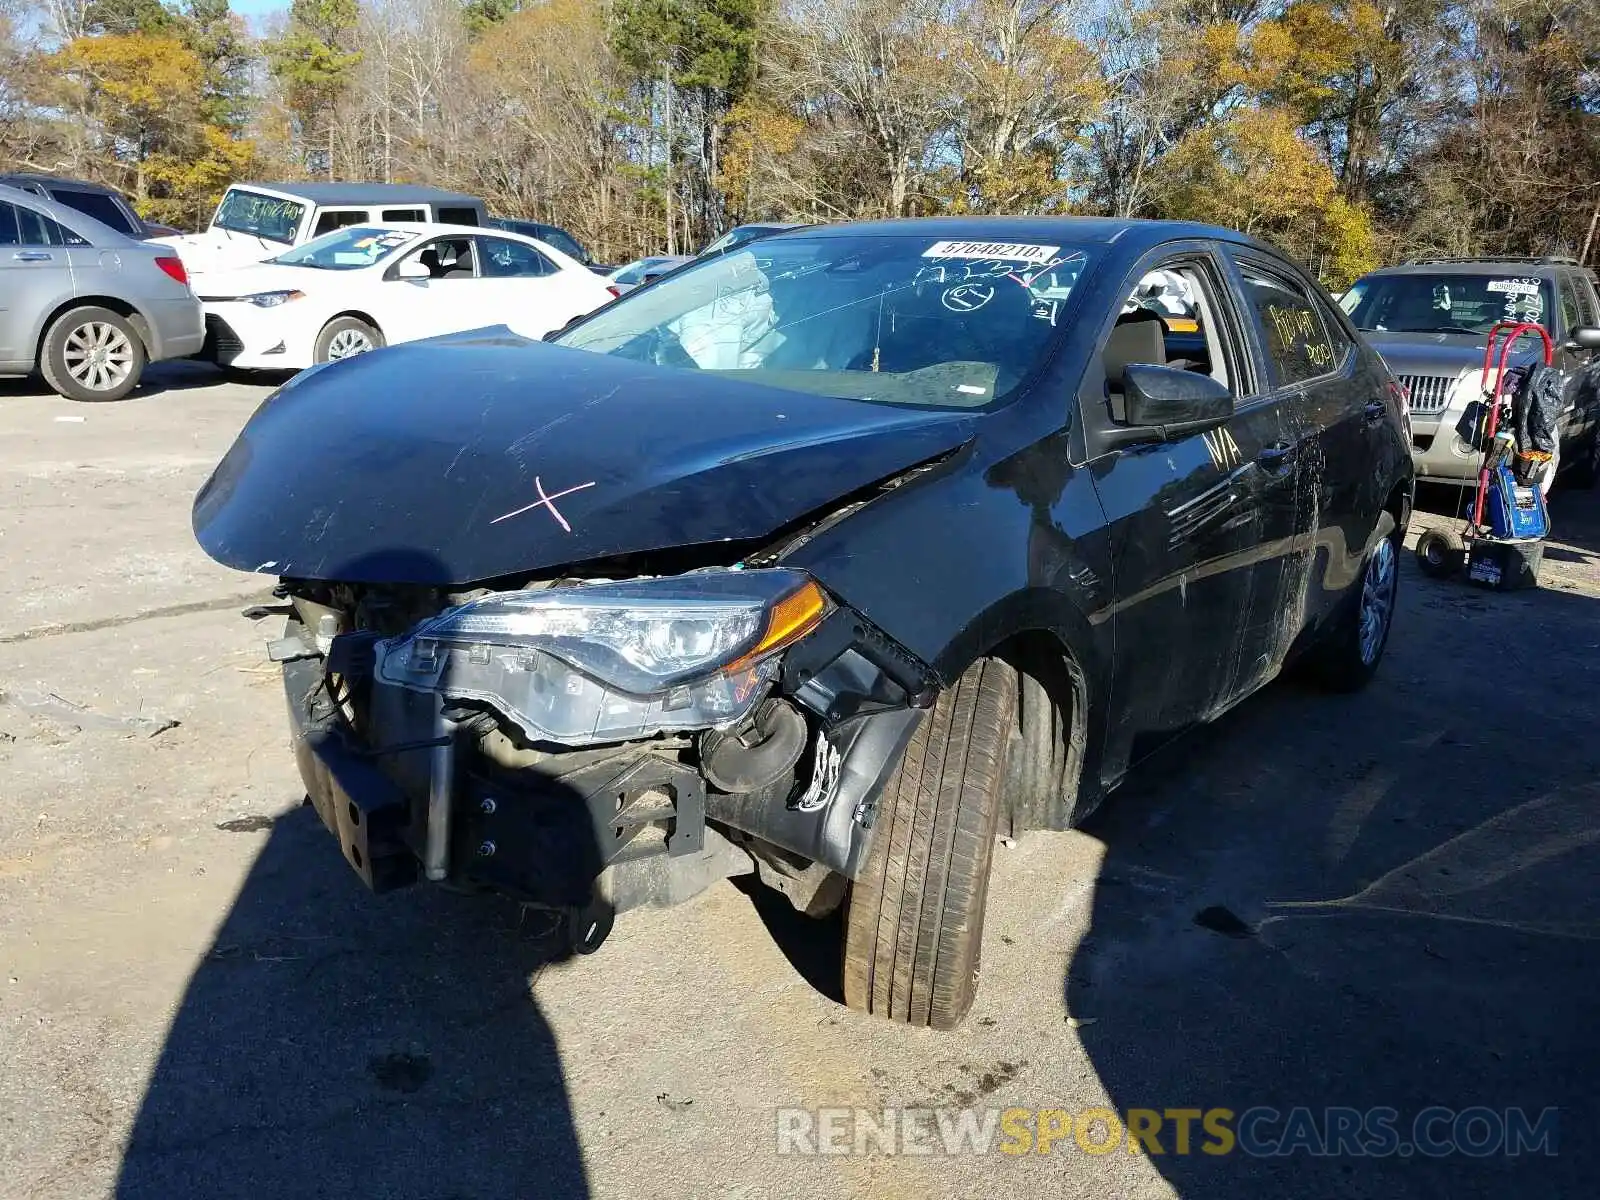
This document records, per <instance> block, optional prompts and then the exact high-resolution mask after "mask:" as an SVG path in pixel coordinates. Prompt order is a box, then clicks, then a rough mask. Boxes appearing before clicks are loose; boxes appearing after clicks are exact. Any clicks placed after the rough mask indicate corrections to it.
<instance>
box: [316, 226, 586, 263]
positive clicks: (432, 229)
mask: <svg viewBox="0 0 1600 1200" xmlns="http://www.w3.org/2000/svg"><path fill="white" fill-rule="evenodd" d="M349 229H405V230H408V231H411V232H413V233H416V234H417V236H419V237H425V238H429V237H442V236H446V235H451V234H454V235H456V236H460V237H470V236H478V237H498V238H510V239H511V240H513V241H521V242H529V243H532V244H533V245H535V246H537V247H538V248H539V249H540V250H541V251H543V252H544V253H545V254H546V255H547V256H550V257H554V258H556V259H558V260H559V261H558V263H557V265H560V266H564V265H566V264H568V263H571V264H572V265H573V266H577V267H581V266H583V264H582V263H580V262H577V261H576V260H575V259H574V258H573V257H572V256H571V255H570V254H567V253H565V252H563V251H562V249H561V247H559V246H552V245H551V244H550V243H549V242H546V241H544V240H542V239H540V238H536V237H534V236H532V235H531V234H526V233H519V232H517V231H516V230H515V229H501V228H499V227H498V226H495V225H446V224H445V223H443V222H442V221H362V222H360V223H358V224H355V225H346V226H344V227H343V228H342V229H331V230H329V231H328V233H343V232H345V230H349ZM322 236H323V237H327V236H328V234H327V233H325V234H323V235H322ZM313 240H315V239H313ZM285 253H287V251H285Z"/></svg>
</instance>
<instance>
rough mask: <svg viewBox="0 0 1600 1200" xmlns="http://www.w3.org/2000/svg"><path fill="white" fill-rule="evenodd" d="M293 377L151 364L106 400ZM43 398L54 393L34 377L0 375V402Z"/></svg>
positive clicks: (187, 363)
mask: <svg viewBox="0 0 1600 1200" xmlns="http://www.w3.org/2000/svg"><path fill="white" fill-rule="evenodd" d="M293 375H294V372H293V371H250V372H235V371H225V370H223V369H221V368H219V367H217V366H214V365H213V364H211V363H206V362H198V361H195V360H191V359H176V360H170V361H165V362H157V363H151V364H150V365H149V366H148V367H147V368H145V373H144V376H143V378H141V379H140V380H139V386H138V387H136V388H134V390H133V391H132V392H131V393H130V394H129V395H128V396H127V397H125V399H124V400H120V401H110V403H113V404H121V403H128V402H135V401H139V400H145V399H151V398H153V397H156V396H161V395H166V394H168V393H173V392H185V391H192V390H195V389H199V388H210V387H216V386H217V385H219V384H223V383H244V384H256V385H259V386H262V387H277V386H279V385H280V384H282V383H283V382H284V381H286V380H288V379H289V378H291V377H292V376H293ZM46 398H48V399H57V397H56V394H55V393H54V392H52V391H51V390H50V388H49V386H48V385H47V384H46V383H45V382H44V380H43V379H41V378H40V377H39V376H38V375H32V376H0V402H5V401H10V400H30V399H46ZM82 407H83V409H84V411H85V412H88V411H90V410H92V409H94V408H96V407H97V405H96V404H95V403H93V402H90V403H86V404H84V405H83V406H82Z"/></svg>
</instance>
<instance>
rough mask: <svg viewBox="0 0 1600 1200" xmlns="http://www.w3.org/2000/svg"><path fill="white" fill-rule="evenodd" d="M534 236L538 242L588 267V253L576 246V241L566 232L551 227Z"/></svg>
mask: <svg viewBox="0 0 1600 1200" xmlns="http://www.w3.org/2000/svg"><path fill="white" fill-rule="evenodd" d="M534 236H535V237H537V238H539V240H540V241H542V242H544V244H545V245H547V246H554V247H555V248H556V249H557V250H559V251H561V253H563V254H565V255H566V256H567V257H568V258H570V259H573V260H574V261H576V262H580V263H583V264H584V265H585V266H587V265H588V263H589V252H588V251H587V250H585V249H584V248H583V247H582V246H580V245H578V243H577V241H576V240H575V239H574V238H573V236H572V235H571V234H570V233H568V232H567V231H566V230H564V229H557V228H555V227H554V226H551V227H549V228H547V229H546V230H545V231H544V233H542V234H535V235H534Z"/></svg>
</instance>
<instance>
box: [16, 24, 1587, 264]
mask: <svg viewBox="0 0 1600 1200" xmlns="http://www.w3.org/2000/svg"><path fill="white" fill-rule="evenodd" d="M30 5H31V6H33V7H32V8H31V9H30V8H29V7H28V6H30ZM4 165H16V166H26V167H30V168H32V169H42V170H58V171H65V172H68V173H74V174H83V175H88V176H90V177H93V178H98V179H104V180H105V181H106V182H110V183H114V184H117V185H118V186H121V187H125V188H126V189H127V190H129V191H130V192H133V193H134V194H135V195H136V197H137V198H138V200H139V203H140V204H141V206H142V207H143V208H144V210H145V211H147V212H149V213H151V214H153V215H158V216H161V217H162V218H163V219H168V220H172V221H190V222H195V221H198V220H200V219H202V218H203V216H204V214H205V212H206V211H207V209H208V208H209V206H210V204H211V203H212V202H213V201H214V199H215V196H216V194H217V193H218V192H219V191H220V190H221V188H223V187H224V186H225V185H226V183H227V182H229V181H231V180H233V179H235V178H239V177H240V176H243V175H246V174H252V173H258V172H259V173H263V174H269V175H277V176H280V177H287V178H306V177H320V178H344V179H382V180H396V181H406V180H414V181H418V182H428V183H434V184H438V185H441V186H448V187H453V188H457V189H460V190H462V191H466V192H471V193H475V194H478V195H481V196H483V197H485V199H486V200H487V201H488V202H489V204H490V206H491V207H492V208H493V209H495V210H496V211H500V212H504V213H506V214H507V215H521V216H531V217H538V218H542V219H546V220H551V221H554V222H556V223H558V224H563V225H566V226H568V227H569V228H571V229H573V230H574V231H575V232H578V233H579V234H580V236H581V237H582V238H583V239H584V240H585V241H586V242H588V243H589V244H590V245H591V246H592V247H594V248H596V249H597V250H599V252H600V253H601V254H602V255H604V256H605V257H607V258H610V259H613V260H615V259H620V258H624V257H629V256H632V255H634V254H637V253H641V252H652V253H653V252H659V251H662V250H674V251H680V252H681V251H689V250H694V249H697V248H698V247H699V246H700V245H701V244H703V242H704V241H705V240H707V239H708V238H710V237H712V236H714V235H715V234H716V233H718V232H720V231H721V230H722V229H723V228H725V227H726V226H727V225H729V224H730V223H733V222H738V221H745V220H752V219H795V220H808V221H835V220H847V219H853V218H859V217H878V216H916V215H926V214H941V213H1013V212H1015V213H1024V212H1027V213H1036V212H1037V213H1113V214H1116V215H1119V216H1128V217H1181V218H1191V219H1193V218H1199V219H1203V220H1210V221H1216V222H1218V223H1221V224H1227V225H1232V226H1235V227H1238V228H1242V229H1245V230H1247V231H1249V232H1251V233H1254V234H1256V235H1257V236H1260V237H1263V238H1266V239H1267V240H1269V241H1275V242H1277V243H1279V244H1280V245H1281V246H1282V247H1283V248H1284V249H1285V250H1287V251H1288V252H1289V253H1291V254H1293V255H1294V256H1296V257H1297V258H1300V259H1301V260H1303V261H1304V262H1306V263H1308V264H1309V265H1311V266H1312V267H1313V268H1314V269H1315V270H1317V271H1319V272H1320V273H1322V275H1323V276H1324V277H1325V278H1326V279H1327V280H1328V281H1329V282H1331V283H1342V282H1345V281H1347V280H1348V279H1349V278H1351V277H1352V276H1353V275H1354V274H1357V273H1359V272H1360V271H1362V270H1364V269H1365V268H1366V267H1368V266H1370V265H1371V264H1373V263H1375V262H1377V261H1380V260H1382V259H1389V258H1400V257H1404V256H1407V255H1411V254H1416V253H1458V254H1470V253H1493V252H1502V253H1518V254H1533V253H1548V252H1557V251H1560V252H1568V253H1574V254H1587V255H1588V257H1589V261H1591V262H1594V261H1596V260H1600V244H1597V243H1600V4H1597V3H1595V0H291V2H290V4H289V7H288V10H287V12H286V13H285V14H284V15H283V16H282V17H281V18H279V19H278V20H276V21H275V22H274V24H273V27H272V28H271V30H270V33H269V35H268V36H265V37H262V38H259V39H256V38H252V37H250V36H248V35H247V34H246V31H245V30H244V28H243V26H242V24H241V23H240V21H239V20H238V18H237V17H235V16H234V15H233V14H232V13H231V12H230V11H229V10H228V7H227V0H0V166H4Z"/></svg>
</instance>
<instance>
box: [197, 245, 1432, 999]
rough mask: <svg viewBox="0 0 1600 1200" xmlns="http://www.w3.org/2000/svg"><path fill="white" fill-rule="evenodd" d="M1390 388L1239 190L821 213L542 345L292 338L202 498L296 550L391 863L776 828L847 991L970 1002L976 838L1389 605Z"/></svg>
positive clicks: (232, 524)
mask: <svg viewBox="0 0 1600 1200" xmlns="http://www.w3.org/2000/svg"><path fill="white" fill-rule="evenodd" d="M1404 403H1405V402H1404V395H1403V393H1402V392H1401V391H1400V390H1399V389H1398V387H1397V386H1396V385H1395V383H1394V381H1393V379H1392V377H1391V376H1390V375H1389V373H1388V371H1387V370H1386V369H1385V368H1384V366H1383V364H1382V363H1381V361H1380V360H1379V359H1378V358H1377V356H1376V355H1375V354H1374V353H1373V352H1372V351H1371V350H1370V349H1369V348H1368V347H1367V346H1366V345H1365V344H1364V343H1363V342H1362V341H1361V338H1360V337H1359V335H1358V334H1357V333H1356V332H1355V330H1354V329H1353V328H1352V327H1351V326H1350V324H1349V322H1348V320H1347V319H1346V318H1345V316H1344V314H1343V313H1342V312H1340V311H1339V309H1338V308H1337V307H1336V306H1335V305H1333V304H1332V303H1331V302H1330V300H1329V298H1328V297H1327V295H1326V293H1324V292H1323V291H1322V290H1321V289H1320V288H1319V287H1318V286H1317V285H1316V284H1315V283H1313V282H1312V281H1311V280H1310V279H1309V278H1307V277H1306V276H1305V275H1304V274H1303V273H1302V272H1301V271H1300V270H1299V269H1298V268H1297V267H1295V266H1294V265H1292V264H1291V263H1289V262H1288V261H1286V260H1285V259H1283V258H1282V257H1280V256H1279V255H1278V254H1276V253H1275V252H1274V251H1273V250H1271V249H1270V248H1268V247H1265V246H1262V245H1260V244H1257V243H1255V242H1252V241H1250V240H1249V239H1247V238H1244V237H1242V236H1240V235H1238V234H1234V233H1231V232H1228V231H1226V230H1221V229H1214V228H1209V227H1202V226H1193V225H1179V224H1164V223H1143V222H1130V221H1110V220H1090V219H1022V218H1019V219H998V218H997V219H979V218H975V219H968V220H937V221H896V222H885V223H877V224H858V225H843V226H832V227H824V228H808V229H802V230H796V231H793V232H790V233H783V234H779V235H776V236H774V237H772V238H768V239H763V240H761V241H759V242H755V243H752V244H750V245H749V246H746V247H743V248H739V249H736V250H734V251H731V252H730V253H728V254H726V255H723V256H719V257H715V258H712V259H708V260H706V261H705V262H703V263H699V264H695V265H691V266H689V267H687V268H685V269H684V270H682V271H678V272H675V273H674V274H672V275H671V276H668V277H666V278H663V279H662V280H660V281H659V282H657V283H654V284H651V285H649V286H647V287H645V288H642V289H639V290H638V291H637V292H635V293H633V294H631V295H630V296H628V297H627V298H625V299H624V300H622V301H620V302H618V303H615V304H612V305H609V306H607V307H606V308H604V309H602V310H600V311H598V312H596V313H594V314H592V315H591V316H589V317H586V318H584V319H582V320H581V321H580V322H578V323H576V324H574V325H572V326H570V327H569V328H567V329H566V330H564V331H562V332H561V333H559V334H557V335H554V336H553V337H552V338H551V339H550V340H549V341H547V342H530V341H528V340H526V339H523V338H521V337H518V336H516V335H514V334H512V333H510V332H509V331H507V330H505V329H490V330H483V331H479V332H476V333H469V334H463V335H457V336H452V337H448V338H442V339H437V340H434V341H430V342H415V343H411V344H408V345H402V346H396V347H392V348H390V349H387V350H382V351H379V352H376V353H373V354H369V355H363V356H361V357H359V358H355V359H351V360H348V361H342V362H336V363H332V364H329V365H327V366H323V367H318V368H313V369H312V370H310V371H306V372H303V373H302V374H300V375H298V376H296V377H295V378H294V379H293V380H291V381H290V382H289V383H287V384H285V385H284V386H283V387H282V388H281V389H280V390H279V391H278V392H277V393H275V394H274V395H273V396H271V397H270V398H269V399H268V400H266V401H265V402H264V403H263V404H262V406H261V408H260V409H259V410H258V411H257V412H256V413H255V414H254V416H253V417H252V418H251V419H250V422H249V423H248V425H247V426H246V427H245V429H244V431H243V432H242V433H241V434H240V436H239V438H238V441H237V442H236V443H235V445H234V446H233V447H232V449H231V450H230V451H229V453H228V455H227V457H226V458H225V459H224V460H223V461H222V463H221V464H220V465H219V466H218V467H217V469H216V471H215V473H214V474H213V476H212V478H211V479H210V480H209V482H207V483H206V485H205V486H204V488H203V489H202V490H201V492H200V494H199V495H198V496H197V498H196V500H195V507H194V527H195V532H196V534H197V536H198V538H199V540H200V543H201V545H202V546H203V547H204V548H205V549H206V550H207V551H208V552H209V553H210V554H211V556H212V557H214V558H215V559H217V560H218V561H219V562H222V563H225V564H227V565H229V566H233V567H238V568H243V569H246V570H251V571H259V572H265V573H268V574H272V575H275V576H278V577H279V578H280V584H279V594H280V595H281V596H283V597H285V598H286V599H287V600H288V601H289V602H290V605H291V607H292V615H291V616H290V619H289V624H288V629H287V630H286V632H285V635H284V636H283V637H282V638H281V639H279V640H277V641H275V642H274V643H273V644H272V646H271V648H270V649H271V655H272V657H273V658H274V659H276V660H278V661H280V662H282V663H283V670H284V681H285V686H286V690H287V694H288V703H289V711H290V719H291V722H292V725H293V729H294V745H295V752H296V755H297V758H298V760H299V767H300V772H301V774H302V776H303V778H304V780H305V785H306V789H307V792H308V793H309V796H310V799H311V801H312V802H313V803H314V804H315V806H316V808H317V811H318V812H319V813H320V814H321V816H322V819H323V821H324V822H325V823H326V824H327V826H328V828H329V829H330V830H331V831H333V833H334V834H335V835H336V836H337V837H338V839H339V843H340V845H341V846H342V848H343V851H344V855H345V857H346V859H347V860H348V861H349V864H350V865H351V866H352V867H353V868H354V869H355V870H356V872H357V873H359V875H360V876H361V878H362V879H364V880H365V881H366V882H367V883H368V884H369V885H370V886H371V887H373V888H374V889H377V890H380V891H382V890H387V889H390V888H394V887H398V886H400V885H404V884H409V883H412V882H414V881H416V880H418V879H419V878H424V877H425V878H426V879H429V880H434V881H439V882H441V883H450V884H452V885H455V886H459V887H466V888H482V889H487V890H493V891H497V892H501V893H505V894H509V895H511V896H514V897H516V898H518V899H520V900H521V901H523V902H525V903H529V904H535V905H544V906H549V907H551V908H555V909H559V910H564V911H566V912H567V913H568V914H569V919H570V922H571V930H572V935H573V940H574V943H575V946H576V948H577V949H580V950H589V949H592V948H593V947H594V946H595V945H596V944H597V943H598V941H599V940H600V939H601V938H603V936H604V934H605V932H606V930H607V929H608V928H609V927H610V920H611V917H612V915H613V914H615V913H616V912H619V911H622V910H625V909H628V908H631V907H635V906H638V905H641V904H662V903H671V902H675V901H678V900H681V899H684V898H686V897H688V896H691V895H693V894H694V893H696V892H697V891H699V890H701V889H702V888H704V887H705V886H706V885H707V884H708V883H710V882H712V881H713V880H716V879H719V878H723V877H726V876H730V875H737V874H742V873H750V872H757V873H759V875H760V877H761V879H762V880H763V881H765V882H766V883H767V884H768V885H769V886H772V887H775V888H777V889H779V890H781V891H782V892H783V893H784V894H785V895H786V896H788V897H789V899H790V900H791V901H792V902H793V903H794V904H795V906H796V907H797V908H799V909H801V910H802V911H804V912H807V913H810V914H814V915H821V914H824V913H827V912H829V911H831V910H833V909H835V908H837V907H838V906H840V905H844V906H846V913H845V918H844V920H843V922H842V927H843V929H844V944H843V946H842V947H841V954H840V960H841V970H842V974H843V980H842V985H843V994H844V996H845V998H846V1000H847V1001H848V1003H849V1004H850V1005H851V1006H853V1007H855V1008H857V1009H860V1010H863V1011H867V1012H872V1013H877V1014H881V1015H883V1016H886V1017H890V1018H892V1019H895V1020H900V1021H906V1022H910V1023H913V1024H918V1025H932V1026H935V1027H941V1028H942V1027H950V1026H953V1025H955V1024H956V1023H958V1022H959V1021H960V1020H961V1019H962V1017H963V1016H964V1015H965V1014H966V1012H967V1010H968V1008H969V1007H970V1005H971V1003H972V998H973V993H974V989H975V987H976V982H977V976H978V956H979V946H980V942H981V939H982V932H983V917H984V904H985V895H986V890H987V878H988V874H989V865H990V858H991V854H992V850H993V846H994V844H995V841H996V839H997V838H999V837H1007V836H1012V835H1015V834H1017V833H1019V832H1021V831H1023V830H1026V829H1064V828H1068V827H1070V826H1072V825H1074V824H1075V823H1077V822H1078V821H1080V820H1082V819H1083V818H1084V817H1085V816H1086V815H1087V814H1088V813H1089V812H1090V811H1091V810H1092V809H1093V808H1094V807H1095V806H1096V805H1097V804H1098V803H1099V801H1100V800H1101V798H1102V797H1104V796H1105V795H1106V793H1107V792H1108V791H1110V790H1111V789H1113V788H1114V787H1116V786H1117V784H1118V783H1119V782H1120V781H1121V780H1122V778H1123V776H1124V774H1125V772H1126V771H1127V770H1128V768H1129V767H1130V765H1132V764H1133V763H1134V762H1136V761H1137V760H1138V759H1139V758H1141V757H1143V756H1144V755H1146V754H1148V753H1149V752H1151V751H1152V750H1154V749H1155V748H1156V747H1158V746H1159V745H1161V744H1162V743H1163V742H1165V741H1167V740H1169V739H1170V738H1172V737H1174V736H1175V735H1177V734H1179V733H1181V732H1182V731H1184V730H1186V729H1189V728H1191V727H1193V726H1195V725H1197V724H1200V723H1203V722H1205V721H1207V720H1209V719H1211V718H1213V717H1215V716H1216V715H1217V714H1219V713H1221V712H1222V711H1224V710H1225V709H1227V708H1229V707H1230V706H1231V705H1233V704H1235V703H1237V702H1238V701H1239V700H1241V699H1242V698H1244V697H1245V696H1247V695H1249V694H1250V693H1252V692H1254V691H1255V690H1257V689H1259V688H1260V687H1261V686H1262V685H1264V684H1266V683H1267V682H1268V681H1269V680H1271V679H1273V678H1274V677H1275V676H1277V675H1278V674H1279V673H1280V672H1281V671H1282V670H1283V669H1284V668H1285V666H1286V665H1287V664H1290V663H1291V662H1300V663H1303V664H1304V665H1305V666H1306V667H1307V668H1308V669H1309V670H1312V671H1315V672H1316V673H1318V674H1320V676H1321V677H1322V678H1323V679H1325V680H1326V681H1327V682H1328V683H1330V684H1331V685H1333V686H1335V687H1339V688H1344V689H1350V688H1355V687H1358V686H1360V685H1361V684H1363V683H1364V682H1365V681H1366V680H1367V679H1368V678H1369V677H1370V676H1371V674H1372V673H1373V671H1374V670H1375V668H1376V667H1377V665H1378V661H1379V659H1380V658H1381V656H1382V654H1383V651H1384V646H1385V643H1386V641H1387V639H1388V635H1389V628H1390V622H1391V619H1392V616H1393V613H1394V608H1395V598H1396V586H1397V580H1398V559H1397V555H1396V547H1397V546H1398V545H1399V541H1400V538H1401V535H1402V532H1403V529H1404V526H1405V523H1406V520H1407V516H1408V514H1409V511H1410V503H1411V490H1412V477H1411V457H1410V452H1409V443H1408V437H1407V433H1406V428H1405V410H1404Z"/></svg>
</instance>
